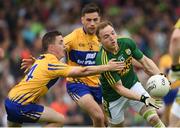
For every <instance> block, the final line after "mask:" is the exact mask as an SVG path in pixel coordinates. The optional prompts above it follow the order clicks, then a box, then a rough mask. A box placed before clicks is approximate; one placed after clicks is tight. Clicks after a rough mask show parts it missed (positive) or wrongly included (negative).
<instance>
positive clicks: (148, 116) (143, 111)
mask: <svg viewBox="0 0 180 128" xmlns="http://www.w3.org/2000/svg"><path fill="white" fill-rule="evenodd" d="M131 90H132V91H135V92H136V93H138V94H140V95H142V94H143V95H146V96H149V94H148V93H147V92H146V90H145V89H144V88H143V86H142V85H141V83H139V82H137V83H136V84H135V85H133V87H131ZM129 104H130V106H131V107H132V108H133V109H134V110H135V111H136V112H139V114H140V115H141V116H143V118H144V119H145V120H146V121H147V122H148V123H149V124H150V125H151V126H153V127H165V125H164V124H163V123H162V121H161V120H160V118H159V116H158V114H157V112H156V110H155V109H154V108H153V107H150V106H149V107H146V105H145V104H144V103H142V102H139V101H134V100H130V101H129Z"/></svg>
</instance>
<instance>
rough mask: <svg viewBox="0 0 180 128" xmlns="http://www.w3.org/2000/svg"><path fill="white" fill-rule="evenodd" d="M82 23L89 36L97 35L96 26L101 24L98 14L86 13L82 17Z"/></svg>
mask: <svg viewBox="0 0 180 128" xmlns="http://www.w3.org/2000/svg"><path fill="white" fill-rule="evenodd" d="M81 22H82V24H83V27H84V29H85V31H86V32H87V33H88V34H95V32H96V26H97V24H98V23H99V22H100V16H99V14H98V13H97V12H93V13H86V14H85V15H84V16H83V17H81Z"/></svg>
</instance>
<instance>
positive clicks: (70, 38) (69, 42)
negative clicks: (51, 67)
mask: <svg viewBox="0 0 180 128" xmlns="http://www.w3.org/2000/svg"><path fill="white" fill-rule="evenodd" d="M74 37H75V36H74V32H72V33H70V34H68V35H67V36H65V37H64V45H65V48H66V50H67V51H70V49H71V45H72V44H73V40H74Z"/></svg>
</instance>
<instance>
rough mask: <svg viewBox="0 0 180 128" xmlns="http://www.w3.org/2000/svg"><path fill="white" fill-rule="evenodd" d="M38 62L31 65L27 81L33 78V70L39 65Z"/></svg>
mask: <svg viewBox="0 0 180 128" xmlns="http://www.w3.org/2000/svg"><path fill="white" fill-rule="evenodd" d="M37 65H38V64H35V65H34V66H32V67H31V69H30V70H29V73H28V74H27V79H26V81H29V80H30V79H32V78H33V75H32V74H33V72H34V70H35V68H36V67H37Z"/></svg>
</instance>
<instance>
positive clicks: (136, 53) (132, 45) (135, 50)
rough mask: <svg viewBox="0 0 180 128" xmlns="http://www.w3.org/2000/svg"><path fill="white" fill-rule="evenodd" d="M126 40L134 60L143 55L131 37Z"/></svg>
mask: <svg viewBox="0 0 180 128" xmlns="http://www.w3.org/2000/svg"><path fill="white" fill-rule="evenodd" d="M128 42H129V45H130V48H131V51H132V56H133V58H135V59H136V60H140V59H141V58H142V57H143V53H142V52H141V50H140V49H139V48H137V46H136V43H135V42H134V41H133V40H132V39H129V41H128Z"/></svg>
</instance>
